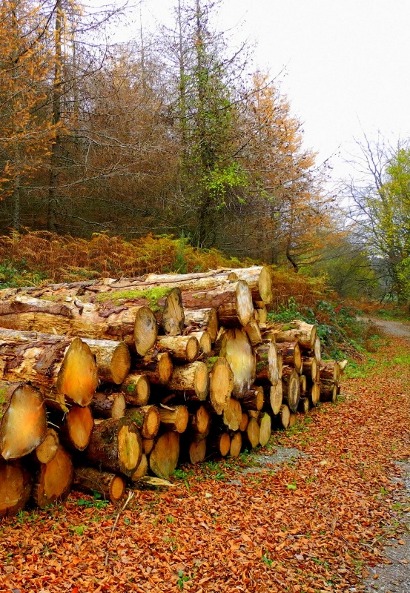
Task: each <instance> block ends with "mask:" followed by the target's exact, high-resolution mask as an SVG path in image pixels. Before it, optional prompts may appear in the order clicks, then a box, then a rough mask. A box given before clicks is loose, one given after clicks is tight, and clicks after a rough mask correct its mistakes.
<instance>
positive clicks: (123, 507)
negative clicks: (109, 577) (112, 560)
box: [104, 490, 135, 566]
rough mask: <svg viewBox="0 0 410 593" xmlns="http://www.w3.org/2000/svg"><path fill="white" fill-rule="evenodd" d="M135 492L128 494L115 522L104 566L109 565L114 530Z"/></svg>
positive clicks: (108, 542)
mask: <svg viewBox="0 0 410 593" xmlns="http://www.w3.org/2000/svg"><path fill="white" fill-rule="evenodd" d="M134 495H135V492H133V491H132V490H130V491H129V492H128V496H127V500H126V501H125V502H124V504H123V505H122V507H121V508H120V510H119V511H118V513H117V516H116V517H115V521H114V525H113V526H112V528H111V533H110V537H109V538H108V541H107V553H106V555H105V561H104V566H107V564H108V556H109V554H110V542H111V540H112V536H113V534H114V530H115V528H116V527H117V523H118V519H119V518H120V515H121V513H122V512H123V511H125V509H126V508H127V506H128V504H129V503H130V502H131V500H132V499H133V498H134Z"/></svg>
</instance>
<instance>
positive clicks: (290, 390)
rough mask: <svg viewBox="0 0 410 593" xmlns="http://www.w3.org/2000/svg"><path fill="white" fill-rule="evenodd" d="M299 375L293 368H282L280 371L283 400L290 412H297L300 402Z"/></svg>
mask: <svg viewBox="0 0 410 593" xmlns="http://www.w3.org/2000/svg"><path fill="white" fill-rule="evenodd" d="M299 377H300V375H299V374H298V373H297V372H296V371H295V369H294V368H292V367H288V366H284V367H283V369H282V384H283V399H284V401H285V402H286V403H287V405H288V406H289V409H290V410H291V412H297V409H298V405H299V400H300V378H299Z"/></svg>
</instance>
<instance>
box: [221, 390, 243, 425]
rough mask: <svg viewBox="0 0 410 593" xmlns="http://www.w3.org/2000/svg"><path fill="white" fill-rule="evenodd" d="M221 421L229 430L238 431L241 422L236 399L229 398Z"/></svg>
mask: <svg viewBox="0 0 410 593" xmlns="http://www.w3.org/2000/svg"><path fill="white" fill-rule="evenodd" d="M222 421H223V423H224V425H225V426H226V427H227V428H228V429H229V430H234V431H236V430H239V426H240V424H241V421H242V407H241V404H240V403H239V401H238V400H237V399H235V398H233V397H230V398H229V400H228V403H227V405H226V407H225V409H224V411H223V414H222Z"/></svg>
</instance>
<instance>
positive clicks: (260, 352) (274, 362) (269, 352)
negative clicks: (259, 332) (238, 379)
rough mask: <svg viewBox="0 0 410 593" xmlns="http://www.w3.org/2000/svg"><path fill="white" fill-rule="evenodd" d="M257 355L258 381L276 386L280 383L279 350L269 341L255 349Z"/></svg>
mask: <svg viewBox="0 0 410 593" xmlns="http://www.w3.org/2000/svg"><path fill="white" fill-rule="evenodd" d="M254 352H255V355H256V381H258V382H262V383H270V384H271V385H274V384H275V383H277V382H278V381H279V367H278V350H277V346H276V344H275V343H274V342H272V341H270V340H268V341H265V342H264V343H263V344H259V345H258V346H256V348H255V349H254Z"/></svg>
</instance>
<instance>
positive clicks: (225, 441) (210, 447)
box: [207, 431, 231, 457]
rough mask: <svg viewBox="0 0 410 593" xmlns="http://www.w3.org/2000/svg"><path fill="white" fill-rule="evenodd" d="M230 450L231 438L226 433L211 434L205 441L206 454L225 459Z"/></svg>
mask: <svg viewBox="0 0 410 593" xmlns="http://www.w3.org/2000/svg"><path fill="white" fill-rule="evenodd" d="M230 449H231V437H230V435H229V433H228V432H226V431H223V432H213V433H212V434H210V435H209V437H208V439H207V454H209V455H210V456H216V457H226V456H227V455H228V453H229V451H230Z"/></svg>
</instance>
